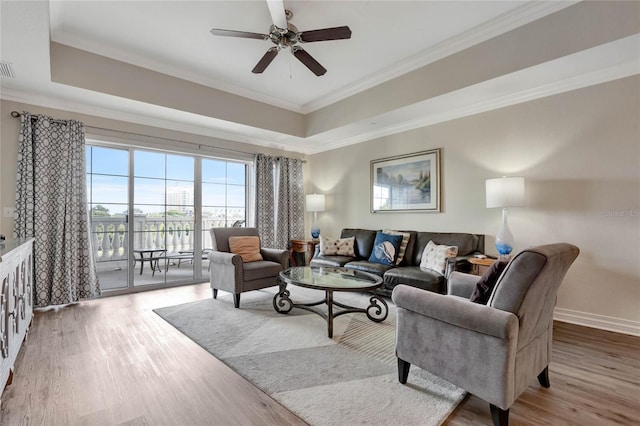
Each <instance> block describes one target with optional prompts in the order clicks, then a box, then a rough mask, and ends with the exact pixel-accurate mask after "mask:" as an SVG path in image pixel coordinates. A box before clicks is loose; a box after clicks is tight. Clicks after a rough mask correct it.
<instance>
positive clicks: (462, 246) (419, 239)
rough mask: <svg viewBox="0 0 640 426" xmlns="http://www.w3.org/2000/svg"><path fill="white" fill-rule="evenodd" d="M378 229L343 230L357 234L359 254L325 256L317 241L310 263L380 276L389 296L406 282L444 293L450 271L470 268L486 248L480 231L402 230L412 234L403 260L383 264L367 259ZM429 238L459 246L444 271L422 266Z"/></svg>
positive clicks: (344, 235)
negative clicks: (471, 232)
mask: <svg viewBox="0 0 640 426" xmlns="http://www.w3.org/2000/svg"><path fill="white" fill-rule="evenodd" d="M378 231H379V230H372V229H358V228H344V229H343V230H342V231H341V232H340V238H350V237H355V247H354V251H355V254H356V256H355V257H349V256H323V255H321V254H320V245H319V244H318V245H316V251H315V254H314V256H313V259H311V266H333V267H338V266H342V267H345V268H349V269H356V270H359V271H364V272H370V273H373V274H376V275H379V276H381V277H382V278H383V287H382V289H381V290H380V291H379V293H380V294H382V295H383V296H387V297H390V296H391V292H392V291H393V288H394V287H395V286H397V285H398V284H407V285H410V286H412V287H417V288H421V289H424V290H429V291H433V292H435V293H440V294H445V293H446V291H447V285H446V284H447V277H448V276H449V274H451V272H453V271H462V272H468V271H470V269H471V264H470V263H469V262H468V259H469V258H470V257H471V256H473V255H474V254H480V253H482V252H483V251H484V235H481V234H464V233H457V232H446V233H445V232H417V231H402V232H408V233H409V234H410V238H409V244H408V245H407V250H406V253H405V256H404V259H403V260H402V262H401V263H400V265H397V266H390V265H382V264H379V263H372V262H369V261H368V259H369V256H370V255H371V251H372V250H373V243H374V241H375V239H376V233H377V232H378ZM429 241H433V242H434V243H436V244H446V245H452V246H457V247H458V256H457V257H453V258H450V259H448V261H447V268H446V271H445V273H444V274H440V273H438V272H436V271H432V270H425V269H420V261H421V259H422V252H423V251H424V248H425V246H426V245H427V243H428V242H429Z"/></svg>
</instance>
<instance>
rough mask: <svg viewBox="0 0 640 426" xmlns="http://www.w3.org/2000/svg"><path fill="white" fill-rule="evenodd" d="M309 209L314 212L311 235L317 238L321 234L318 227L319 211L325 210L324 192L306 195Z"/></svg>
mask: <svg viewBox="0 0 640 426" xmlns="http://www.w3.org/2000/svg"><path fill="white" fill-rule="evenodd" d="M306 205H307V211H308V212H313V224H312V225H311V237H312V238H313V239H314V240H317V239H318V237H319V236H320V228H318V212H323V211H324V194H308V195H307V197H306Z"/></svg>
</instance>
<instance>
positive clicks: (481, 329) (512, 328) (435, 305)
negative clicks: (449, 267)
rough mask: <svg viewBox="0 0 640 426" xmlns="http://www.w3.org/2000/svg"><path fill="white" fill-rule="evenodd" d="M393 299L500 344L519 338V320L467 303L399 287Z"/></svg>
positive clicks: (400, 306)
mask: <svg viewBox="0 0 640 426" xmlns="http://www.w3.org/2000/svg"><path fill="white" fill-rule="evenodd" d="M391 299H392V300H393V302H394V303H395V304H396V306H397V307H398V308H402V309H407V310H409V311H412V312H415V313H417V314H419V315H422V316H425V317H429V318H433V319H435V320H438V321H441V322H445V323H448V324H450V325H453V326H456V327H459V328H463V329H466V330H469V331H473V332H477V333H482V334H486V335H489V336H492V337H495V338H498V339H500V340H504V341H510V340H515V339H517V338H518V327H519V321H518V317H517V316H515V315H514V314H512V313H511V312H506V311H501V310H499V309H495V308H492V307H490V306H486V305H481V304H479V303H471V302H470V301H468V300H465V299H462V298H459V297H455V296H448V295H442V294H438V293H433V292H430V291H425V290H422V289H418V288H415V287H410V286H407V285H404V284H400V285H398V286H396V287H395V288H394V289H393V294H392V296H391Z"/></svg>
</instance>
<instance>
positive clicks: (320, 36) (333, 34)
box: [300, 26, 351, 43]
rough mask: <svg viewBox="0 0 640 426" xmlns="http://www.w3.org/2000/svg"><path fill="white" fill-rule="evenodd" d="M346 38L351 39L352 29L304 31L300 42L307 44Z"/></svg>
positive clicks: (336, 28)
mask: <svg viewBox="0 0 640 426" xmlns="http://www.w3.org/2000/svg"><path fill="white" fill-rule="evenodd" d="M346 38H351V29H350V28H349V27H347V26H344V27H334V28H323V29H320V30H311V31H302V32H301V33H300V41H303V42H305V43H309V42H312V41H325V40H343V39H346Z"/></svg>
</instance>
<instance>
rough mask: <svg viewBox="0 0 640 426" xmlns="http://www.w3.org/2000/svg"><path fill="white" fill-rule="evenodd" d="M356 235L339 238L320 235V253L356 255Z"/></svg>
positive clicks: (327, 254)
mask: <svg viewBox="0 0 640 426" xmlns="http://www.w3.org/2000/svg"><path fill="white" fill-rule="evenodd" d="M354 243H355V237H349V238H339V239H337V240H333V239H331V238H327V237H323V236H322V235H320V254H321V255H323V256H335V255H338V256H351V257H353V256H355V255H356V254H355V252H354V249H353V248H354Z"/></svg>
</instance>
